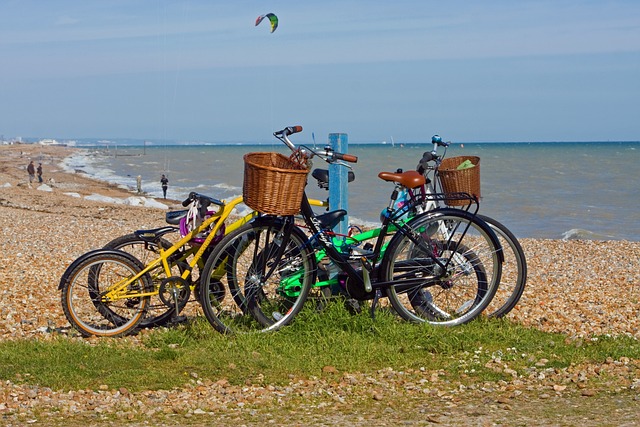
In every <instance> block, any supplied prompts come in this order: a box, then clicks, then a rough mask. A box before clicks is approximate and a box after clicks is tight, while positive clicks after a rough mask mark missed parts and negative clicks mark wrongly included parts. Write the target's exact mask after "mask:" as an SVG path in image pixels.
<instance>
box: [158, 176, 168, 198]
mask: <svg viewBox="0 0 640 427" xmlns="http://www.w3.org/2000/svg"><path fill="white" fill-rule="evenodd" d="M160 184H162V194H163V196H164V198H165V199H166V198H167V187H169V180H168V179H167V177H166V176H164V174H163V175H162V178H160Z"/></svg>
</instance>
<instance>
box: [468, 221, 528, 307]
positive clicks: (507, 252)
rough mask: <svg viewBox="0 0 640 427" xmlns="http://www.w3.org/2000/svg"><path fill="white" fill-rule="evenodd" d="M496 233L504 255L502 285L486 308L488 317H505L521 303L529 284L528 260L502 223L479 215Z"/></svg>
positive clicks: (516, 240) (512, 235)
mask: <svg viewBox="0 0 640 427" xmlns="http://www.w3.org/2000/svg"><path fill="white" fill-rule="evenodd" d="M478 217H479V218H480V219H482V220H483V221H484V222H486V223H487V224H488V225H489V227H491V229H492V230H493V231H494V233H495V234H496V236H497V237H498V240H500V244H501V245H502V251H503V254H504V262H503V263H502V275H501V277H500V285H499V286H498V289H497V290H496V294H495V295H494V296H493V300H492V301H491V303H490V304H489V306H488V307H487V308H486V313H487V316H488V317H496V318H500V317H504V316H506V315H507V314H509V312H511V310H513V309H514V308H515V306H516V305H517V304H518V302H519V301H520V298H521V297H522V293H523V292H524V289H525V286H526V284H527V259H526V256H525V254H524V251H523V249H522V246H521V245H520V242H518V239H517V238H516V236H515V235H514V234H513V233H512V232H511V231H510V230H509V229H508V228H507V227H506V226H505V225H504V224H502V223H500V222H498V221H496V220H495V219H493V218H490V217H487V216H484V215H478Z"/></svg>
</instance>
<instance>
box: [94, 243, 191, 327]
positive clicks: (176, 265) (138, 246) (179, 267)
mask: <svg viewBox="0 0 640 427" xmlns="http://www.w3.org/2000/svg"><path fill="white" fill-rule="evenodd" d="M171 246H173V244H172V243H171V242H170V241H168V240H166V239H163V238H159V239H157V240H156V241H154V242H149V241H147V240H143V239H142V238H141V237H140V236H138V235H137V234H136V233H131V234H126V235H124V236H120V237H116V238H115V239H113V240H112V241H110V242H109V243H107V244H106V245H105V246H104V248H103V249H116V250H121V251H124V252H127V253H129V254H131V255H133V256H135V257H136V258H137V259H138V260H139V261H140V262H141V263H142V264H143V265H147V264H148V263H149V262H150V261H153V260H155V259H157V258H158V257H159V256H160V250H159V249H160V248H162V249H168V248H170V247H171ZM184 255H185V254H183V253H182V252H181V251H179V252H177V253H176V254H174V255H173V256H172V257H171V258H170V259H169V263H170V266H171V270H172V275H173V276H180V275H181V274H182V273H183V272H184V270H185V268H186V267H188V265H187V264H186V260H184V259H182V258H183V257H184ZM149 275H150V276H151V279H152V280H153V285H154V292H156V294H155V295H152V296H151V297H150V300H149V306H148V308H147V314H146V315H145V317H144V319H142V321H141V322H140V324H139V325H138V327H140V328H152V327H156V326H165V325H166V324H167V323H169V321H171V319H172V318H173V317H174V315H175V314H176V305H175V304H173V303H172V302H173V301H172V300H173V298H172V295H168V291H167V290H166V289H165V288H166V286H165V287H163V290H162V292H165V294H166V295H163V296H162V297H161V296H160V292H161V284H162V281H163V280H165V279H166V278H167V275H166V273H165V271H164V268H163V266H162V264H158V266H157V267H156V268H155V269H153V270H152V271H150V272H149ZM189 294H190V292H189V289H181V291H180V293H179V297H178V301H177V302H178V310H179V311H178V313H179V312H180V311H182V309H183V308H184V307H185V305H186V304H187V301H188V299H189ZM163 300H164V301H167V302H169V303H170V304H169V305H167V304H166V303H165V302H164V301H163Z"/></svg>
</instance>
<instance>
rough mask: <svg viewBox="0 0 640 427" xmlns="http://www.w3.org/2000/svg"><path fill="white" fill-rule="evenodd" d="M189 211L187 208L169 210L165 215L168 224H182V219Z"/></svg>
mask: <svg viewBox="0 0 640 427" xmlns="http://www.w3.org/2000/svg"><path fill="white" fill-rule="evenodd" d="M187 212H189V210H187V209H184V210H181V211H171V212H167V213H166V214H165V215H164V217H165V221H167V224H171V225H180V220H181V219H182V218H184V217H185V216H187Z"/></svg>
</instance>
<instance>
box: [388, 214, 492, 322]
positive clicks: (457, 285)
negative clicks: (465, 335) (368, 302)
mask: <svg viewBox="0 0 640 427" xmlns="http://www.w3.org/2000/svg"><path fill="white" fill-rule="evenodd" d="M407 227H408V228H409V230H411V232H410V234H411V235H412V237H413V238H414V239H416V241H415V242H414V241H412V240H411V238H410V237H409V236H408V235H407V234H404V233H402V232H397V233H396V235H395V236H394V237H393V239H392V240H391V242H389V247H388V248H387V251H386V253H385V255H384V257H383V259H382V262H381V266H380V274H381V280H382V281H383V282H393V284H392V285H391V286H389V288H388V289H387V297H388V298H389V302H390V303H391V305H392V306H393V308H394V310H395V311H396V312H397V313H398V314H399V315H400V317H402V318H403V319H405V320H408V321H411V322H427V323H430V324H433V325H442V326H455V325H460V324H463V323H467V322H469V321H471V320H473V319H475V318H476V317H478V316H479V315H480V314H482V312H483V310H484V309H485V308H486V307H487V306H488V305H489V303H490V302H491V299H492V298H493V295H494V294H495V292H496V288H497V287H498V284H499V282H500V275H501V269H502V262H501V261H502V259H501V248H500V243H499V241H498V239H497V237H496V236H495V234H494V232H493V231H492V230H491V228H490V227H489V226H488V225H487V224H486V223H485V222H484V221H482V220H480V219H478V218H477V217H475V216H474V215H472V214H469V213H468V212H465V211H461V210H459V209H441V210H438V211H432V212H427V213H424V214H421V215H419V216H417V217H415V218H413V219H412V220H411V221H410V222H409V223H408V224H407ZM463 231H464V232H463ZM427 251H429V252H430V253H432V254H434V255H435V256H436V258H437V259H438V260H439V261H441V262H442V263H443V264H445V266H446V268H447V269H446V271H440V270H441V268H440V266H438V264H436V263H435V262H434V261H433V260H432V259H431V258H430V257H428V256H426V254H427Z"/></svg>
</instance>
